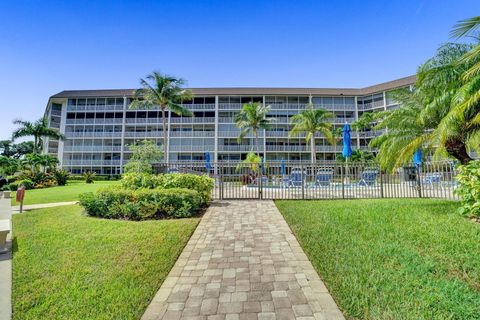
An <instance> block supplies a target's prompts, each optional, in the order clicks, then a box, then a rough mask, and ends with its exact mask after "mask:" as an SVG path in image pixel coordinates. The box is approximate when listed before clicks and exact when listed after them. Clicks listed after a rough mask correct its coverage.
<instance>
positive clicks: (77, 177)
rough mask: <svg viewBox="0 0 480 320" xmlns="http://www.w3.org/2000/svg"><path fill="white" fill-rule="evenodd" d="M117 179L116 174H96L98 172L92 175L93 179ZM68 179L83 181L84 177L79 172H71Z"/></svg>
mask: <svg viewBox="0 0 480 320" xmlns="http://www.w3.org/2000/svg"><path fill="white" fill-rule="evenodd" d="M118 179H119V176H118V175H113V176H108V175H98V174H96V175H95V176H94V177H93V181H108V180H118ZM68 180H70V181H85V177H84V176H83V175H81V174H71V175H70V176H69V177H68Z"/></svg>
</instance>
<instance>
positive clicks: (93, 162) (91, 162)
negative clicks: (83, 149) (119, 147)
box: [63, 160, 121, 166]
mask: <svg viewBox="0 0 480 320" xmlns="http://www.w3.org/2000/svg"><path fill="white" fill-rule="evenodd" d="M63 164H64V165H66V166H119V165H120V164H121V161H120V160H65V161H64V163H63Z"/></svg>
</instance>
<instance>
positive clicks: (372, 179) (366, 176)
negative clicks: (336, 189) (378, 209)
mask: <svg viewBox="0 0 480 320" xmlns="http://www.w3.org/2000/svg"><path fill="white" fill-rule="evenodd" d="M377 175H378V170H365V171H363V172H362V177H361V179H360V181H358V185H359V186H363V187H371V186H374V185H375V184H376V183H377Z"/></svg>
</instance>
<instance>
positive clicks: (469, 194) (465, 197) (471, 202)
mask: <svg viewBox="0 0 480 320" xmlns="http://www.w3.org/2000/svg"><path fill="white" fill-rule="evenodd" d="M456 179H457V181H458V183H459V185H458V187H457V189H456V190H455V191H456V193H457V194H458V195H459V196H460V198H461V203H462V206H461V207H460V209H459V210H460V213H462V214H463V215H466V216H470V217H477V218H479V217H480V161H479V160H474V161H470V162H469V163H468V164H467V165H461V166H458V174H457V177H456Z"/></svg>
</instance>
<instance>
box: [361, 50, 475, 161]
mask: <svg viewBox="0 0 480 320" xmlns="http://www.w3.org/2000/svg"><path fill="white" fill-rule="evenodd" d="M471 48H472V46H471V45H468V44H455V43H448V44H446V45H443V46H441V47H440V48H439V50H438V51H437V53H436V54H435V56H434V57H433V58H431V59H429V60H427V61H426V62H425V63H424V64H423V65H422V66H420V67H419V69H418V72H417V82H416V83H415V90H413V91H410V90H409V89H404V90H397V91H394V92H393V99H394V100H396V101H397V102H399V103H400V105H401V107H400V108H399V109H394V110H387V111H384V112H380V113H378V114H377V115H376V117H377V118H378V120H379V122H378V124H377V125H375V128H376V129H383V128H388V132H386V133H385V134H383V135H382V136H380V137H379V138H375V139H373V140H372V142H371V144H370V146H372V147H378V148H379V153H378V157H379V162H380V164H381V165H383V166H384V167H387V168H390V169H393V168H395V167H398V166H400V165H402V164H404V163H407V162H410V161H411V159H412V156H413V153H414V152H415V150H417V149H418V148H427V149H429V148H430V149H432V150H434V151H435V155H436V156H445V155H449V156H452V157H454V158H456V159H458V160H459V161H460V162H461V163H467V162H468V161H469V160H471V158H470V156H469V154H468V150H469V148H470V147H471V146H472V145H473V143H472V142H473V141H474V140H478V139H477V138H478V137H479V136H480V132H479V128H480V127H475V126H472V125H471V124H470V122H471V119H472V115H473V113H472V114H470V115H469V114H466V113H462V114H461V115H459V114H458V113H456V114H455V113H454V114H452V111H453V110H456V105H457V103H458V101H459V95H458V94H459V89H460V88H461V87H462V74H463V73H464V72H465V71H466V70H468V68H469V67H470V66H469V64H465V63H462V64H458V60H459V58H461V57H462V56H463V55H464V54H465V53H466V52H468V51H469V50H470V49H471ZM465 115H467V117H465Z"/></svg>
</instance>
